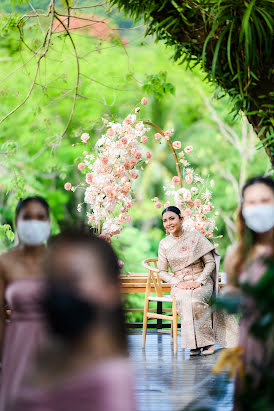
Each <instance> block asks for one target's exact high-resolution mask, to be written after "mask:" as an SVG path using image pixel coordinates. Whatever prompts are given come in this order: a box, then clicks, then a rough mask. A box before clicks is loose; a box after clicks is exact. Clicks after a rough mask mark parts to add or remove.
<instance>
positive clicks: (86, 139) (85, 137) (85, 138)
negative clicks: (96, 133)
mask: <svg viewBox="0 0 274 411" xmlns="http://www.w3.org/2000/svg"><path fill="white" fill-rule="evenodd" d="M89 138H90V137H89V134H88V133H83V134H82V135H81V140H82V141H83V143H87V142H88V140H89Z"/></svg>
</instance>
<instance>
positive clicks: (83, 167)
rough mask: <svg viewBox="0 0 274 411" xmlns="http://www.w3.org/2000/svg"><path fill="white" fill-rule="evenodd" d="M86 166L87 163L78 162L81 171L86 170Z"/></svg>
mask: <svg viewBox="0 0 274 411" xmlns="http://www.w3.org/2000/svg"><path fill="white" fill-rule="evenodd" d="M85 167H86V165H85V163H79V164H78V170H80V171H82V170H84V169H85Z"/></svg>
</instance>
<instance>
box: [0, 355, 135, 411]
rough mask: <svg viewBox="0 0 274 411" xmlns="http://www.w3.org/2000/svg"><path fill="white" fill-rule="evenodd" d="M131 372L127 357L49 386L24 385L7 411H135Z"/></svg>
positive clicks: (111, 360) (110, 361) (106, 362)
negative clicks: (19, 394)
mask: <svg viewBox="0 0 274 411" xmlns="http://www.w3.org/2000/svg"><path fill="white" fill-rule="evenodd" d="M135 409H136V408H135V401H134V391H133V381H132V371H131V367H130V365H129V361H128V359H126V358H112V359H107V360H104V361H101V362H98V363H97V364H92V365H91V366H89V367H87V368H86V369H85V370H84V371H81V372H78V373H77V375H72V376H70V377H65V378H63V379H62V380H60V381H58V382H55V383H54V384H53V383H52V384H51V386H47V387H44V386H43V387H38V386H30V385H28V386H26V388H25V389H24V390H23V391H22V393H21V396H19V398H18V399H17V401H16V402H15V403H14V405H13V406H11V407H10V408H8V409H7V410H6V411H93V410H94V411H134V410H135Z"/></svg>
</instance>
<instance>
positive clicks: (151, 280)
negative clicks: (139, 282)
mask: <svg viewBox="0 0 274 411" xmlns="http://www.w3.org/2000/svg"><path fill="white" fill-rule="evenodd" d="M157 263H158V258H147V259H146V260H144V261H143V267H144V268H146V269H147V270H148V278H147V286H149V287H151V286H153V287H154V288H155V292H156V295H157V297H162V296H163V290H162V283H161V279H160V277H159V272H160V270H159V269H158V264H157Z"/></svg>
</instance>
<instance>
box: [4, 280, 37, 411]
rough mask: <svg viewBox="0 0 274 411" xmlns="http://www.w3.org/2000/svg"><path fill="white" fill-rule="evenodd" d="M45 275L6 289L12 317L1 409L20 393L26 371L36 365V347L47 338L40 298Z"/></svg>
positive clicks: (6, 346) (8, 332)
mask: <svg viewBox="0 0 274 411" xmlns="http://www.w3.org/2000/svg"><path fill="white" fill-rule="evenodd" d="M43 285H44V281H43V278H42V277H27V278H22V279H17V280H14V281H13V282H11V283H10V284H9V285H8V286H7V288H6V293H5V299H6V302H7V304H8V306H9V308H10V309H11V318H10V321H9V322H8V323H7V325H6V328H5V337H4V347H3V356H2V375H1V383H0V411H7V409H8V405H9V404H10V403H11V402H12V401H13V400H14V399H15V398H16V397H17V395H18V392H19V391H20V389H21V385H22V381H23V378H24V375H25V374H26V372H27V371H28V369H29V367H30V366H31V365H32V361H33V358H34V356H35V353H36V350H37V348H38V346H39V345H40V344H42V342H43V341H44V339H45V328H44V323H43V319H42V314H41V313H40V310H39V301H40V299H41V293H42V289H43Z"/></svg>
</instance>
